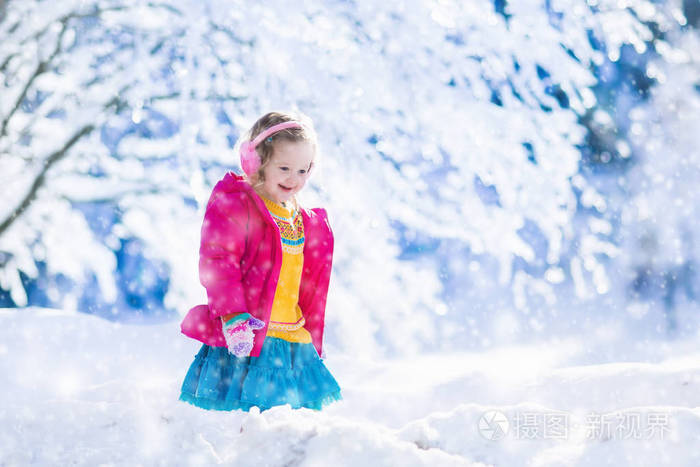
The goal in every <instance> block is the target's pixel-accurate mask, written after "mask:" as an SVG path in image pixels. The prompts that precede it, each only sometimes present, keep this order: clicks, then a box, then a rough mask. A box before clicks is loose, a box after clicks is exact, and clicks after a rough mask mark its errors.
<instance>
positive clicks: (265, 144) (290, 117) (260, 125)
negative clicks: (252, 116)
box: [241, 112, 318, 187]
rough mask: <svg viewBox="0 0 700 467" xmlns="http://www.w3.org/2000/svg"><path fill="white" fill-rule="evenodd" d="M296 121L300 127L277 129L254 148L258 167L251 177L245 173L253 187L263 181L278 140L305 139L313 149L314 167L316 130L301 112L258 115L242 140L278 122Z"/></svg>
mask: <svg viewBox="0 0 700 467" xmlns="http://www.w3.org/2000/svg"><path fill="white" fill-rule="evenodd" d="M290 121H296V122H299V123H301V124H302V128H287V129H284V130H281V131H278V132H276V133H274V134H272V135H270V136H269V137H268V138H265V139H264V140H263V141H262V142H261V143H260V144H258V146H257V147H256V150H257V152H258V154H259V155H260V168H259V169H258V170H257V172H255V173H254V174H253V175H252V176H251V177H248V176H247V175H246V179H247V180H248V183H250V184H251V185H253V187H256V186H259V185H262V183H263V182H264V181H265V174H264V173H263V171H264V170H265V167H266V166H267V165H268V164H269V163H270V160H272V156H273V155H274V151H275V143H276V142H278V141H292V142H297V141H307V142H309V143H311V146H312V147H313V150H314V160H313V161H312V162H311V167H314V165H315V164H316V160H317V158H318V136H317V135H316V130H314V126H313V122H312V121H311V119H310V118H309V117H308V116H306V115H304V114H302V113H301V112H268V113H266V114H265V115H263V116H262V117H260V118H259V119H258V120H257V121H256V122H255V123H254V124H253V126H252V127H251V128H250V130H248V131H247V132H246V133H245V134H244V135H243V137H242V139H241V142H242V141H252V140H254V139H255V137H256V136H258V135H259V134H260V133H262V132H263V131H265V130H266V129H267V128H270V127H271V126H273V125H277V124H278V123H284V122H290Z"/></svg>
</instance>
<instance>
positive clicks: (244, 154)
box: [241, 121, 302, 177]
mask: <svg viewBox="0 0 700 467" xmlns="http://www.w3.org/2000/svg"><path fill="white" fill-rule="evenodd" d="M287 128H302V125H301V123H299V122H295V121H290V122H282V123H278V124H277V125H273V126H271V127H270V128H268V129H266V130H265V131H263V132H262V133H260V134H259V135H258V136H256V137H255V139H254V140H253V141H245V142H243V143H242V144H241V168H242V169H243V171H244V172H245V173H246V175H248V176H249V177H252V176H253V174H254V173H255V172H257V171H258V169H259V168H260V164H261V160H260V155H259V154H258V151H256V150H255V148H256V147H257V146H258V144H260V143H262V142H263V141H264V140H265V138H267V137H268V136H270V135H272V134H273V133H277V132H278V131H281V130H286V129H287Z"/></svg>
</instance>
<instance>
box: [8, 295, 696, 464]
mask: <svg viewBox="0 0 700 467" xmlns="http://www.w3.org/2000/svg"><path fill="white" fill-rule="evenodd" d="M611 345H612V344H611V343H608V344H606V345H605V346H603V345H602V344H598V348H596V344H595V342H592V341H587V342H586V345H585V346H584V345H582V341H579V340H576V339H571V340H564V341H559V342H547V343H543V344H542V345H539V346H530V347H518V348H509V349H499V350H494V351H491V352H486V353H478V354H477V353H464V354H451V355H448V356H445V355H442V356H424V357H420V358H409V359H406V360H404V361H383V362H376V361H358V360H356V359H353V358H351V357H349V356H345V355H338V354H333V355H329V356H328V358H327V359H326V360H325V362H326V365H327V366H328V367H329V369H330V370H331V372H332V373H333V374H334V375H335V377H336V379H337V380H338V381H339V383H340V384H341V387H342V389H343V396H344V400H343V401H340V402H336V403H334V404H333V405H331V406H329V407H327V408H326V409H325V410H324V411H323V412H320V413H319V412H314V411H311V410H307V409H302V410H291V409H290V408H289V407H288V406H283V407H275V408H273V409H271V410H269V411H266V412H263V413H259V412H257V411H256V410H255V409H254V410H253V411H252V412H250V413H245V412H240V411H238V412H207V411H204V410H200V409H198V408H195V407H192V406H190V405H188V404H185V403H182V402H179V401H178V400H177V398H178V395H179V389H180V384H181V382H182V378H183V377H184V374H185V371H186V370H187V367H188V366H189V364H190V363H191V361H192V359H193V357H194V355H195V354H196V352H197V350H198V349H199V345H198V344H197V343H196V342H195V341H192V340H190V339H187V338H185V337H184V336H182V335H181V334H180V333H179V323H177V322H174V323H168V324H159V325H152V326H138V325H123V324H122V325H120V324H113V323H110V322H107V321H104V320H102V319H100V318H96V317H93V316H89V315H84V314H81V313H71V312H65V311H55V310H41V309H21V310H0V387H1V388H2V389H3V397H2V399H0V466H6V465H7V466H9V465H28V464H36V465H168V466H171V465H212V464H230V465H246V466H248V465H249V466H268V465H270V466H282V465H289V466H292V465H301V466H328V465H336V466H341V465H360V466H363V467H365V466H396V465H402V466H404V465H405V466H412V465H430V466H443V465H445V466H449V465H481V464H485V465H498V466H516V465H562V466H564V465H566V466H569V465H595V466H599V465H616V466H617V465H635V466H636V465H649V466H657V465H674V466H678V465H688V466H690V465H700V349H699V348H698V345H697V342H696V341H686V342H676V343H672V344H661V343H650V342H645V343H638V344H629V345H628V346H627V349H626V350H627V352H622V351H620V352H615V351H614V350H615V349H611ZM591 349H592V350H591ZM630 350H631V352H630ZM611 354H613V355H614V354H617V355H637V356H638V358H640V359H641V360H643V362H634V361H630V360H631V359H630V358H625V359H626V360H628V361H620V362H607V363H601V362H604V361H605V360H606V358H605V357H604V356H607V355H611ZM594 363H596V364H594ZM241 429H242V431H241ZM499 430H500V431H499Z"/></svg>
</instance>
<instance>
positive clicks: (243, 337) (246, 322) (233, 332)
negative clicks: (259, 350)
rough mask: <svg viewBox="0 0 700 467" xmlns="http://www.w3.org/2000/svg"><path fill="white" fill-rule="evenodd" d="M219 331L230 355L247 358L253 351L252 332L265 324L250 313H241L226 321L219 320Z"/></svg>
mask: <svg viewBox="0 0 700 467" xmlns="http://www.w3.org/2000/svg"><path fill="white" fill-rule="evenodd" d="M221 323H222V324H221V330H222V331H223V333H224V339H226V347H227V348H228V351H229V353H230V354H233V355H235V356H236V357H247V356H248V355H250V351H251V350H253V341H254V340H255V335H254V334H253V330H256V329H262V328H264V327H265V322H264V321H261V320H259V319H257V318H255V317H253V316H251V315H250V313H241V314H240V315H237V316H234V317H233V318H231V319H229V320H228V321H224V320H223V318H222V319H221Z"/></svg>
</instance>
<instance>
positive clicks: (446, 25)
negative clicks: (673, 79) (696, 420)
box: [0, 0, 661, 353]
mask: <svg viewBox="0 0 700 467" xmlns="http://www.w3.org/2000/svg"><path fill="white" fill-rule="evenodd" d="M494 5H495V6H494ZM654 15H661V13H660V12H659V11H657V9H656V8H655V7H654V2H650V1H642V0H639V1H630V2H627V3H625V4H620V3H619V2H612V1H609V2H608V1H597V2H596V1H590V0H589V1H587V2H586V1H583V0H561V1H552V0H549V1H541V0H537V1H536V0H526V1H519V2H512V3H506V2H495V3H494V4H491V3H489V2H481V1H476V0H474V1H468V2H464V1H449V0H448V1H439V2H435V1H427V0H426V1H420V2H411V3H410V4H407V3H406V2H403V1H397V0H390V1H385V2H331V3H327V2H305V3H303V4H299V5H294V6H290V4H288V3H287V2H283V1H281V0H275V1H272V2H265V3H264V4H261V3H258V2H231V1H223V0H214V1H210V2H195V1H190V0H181V1H166V2H159V3H152V2H147V1H145V0H124V1H116V0H107V1H101V2H86V1H64V2H59V3H55V4H54V3H52V4H47V2H39V1H27V2H20V1H12V2H9V3H8V4H7V9H6V13H5V16H4V17H3V19H2V22H1V23H0V40H2V44H3V47H2V50H1V51H0V54H2V55H1V56H0V66H2V68H0V72H2V77H3V86H4V87H3V99H2V103H0V106H1V107H0V118H1V119H2V121H3V122H4V123H3V131H2V134H0V156H1V158H0V161H1V162H0V163H1V164H2V167H1V172H2V174H3V177H4V180H3V181H4V186H6V187H7V189H8V193H10V195H9V196H7V199H8V200H10V202H9V203H7V204H6V205H5V206H6V207H5V209H4V211H3V213H2V216H3V218H2V220H0V222H2V224H0V225H2V231H0V250H1V251H3V252H4V256H3V257H4V258H5V263H4V266H3V269H2V277H1V278H0V287H2V288H5V289H10V290H11V291H12V296H13V298H14V299H15V301H16V302H17V303H18V304H22V303H24V297H23V289H22V284H21V283H20V280H19V274H18V271H20V270H22V271H24V272H25V273H27V274H30V275H31V274H36V271H35V269H34V263H35V261H37V260H42V261H45V262H46V263H47V264H48V265H49V270H50V272H51V273H58V272H61V273H63V274H66V275H68V276H69V277H71V278H73V279H74V280H75V281H76V282H77V283H78V284H80V283H82V282H83V281H85V280H86V279H85V278H84V275H85V274H86V272H88V271H92V272H93V273H95V274H97V277H98V278H99V281H98V282H99V284H100V288H101V290H102V292H103V293H104V294H106V295H107V296H112V297H113V296H114V294H115V288H114V285H113V284H112V275H113V273H114V272H115V267H116V266H115V260H114V250H115V248H116V247H117V245H118V243H119V241H120V240H121V239H124V238H127V237H131V236H134V237H137V238H140V239H142V240H143V241H144V242H145V245H146V252H147V253H148V255H149V256H150V257H152V258H153V259H154V260H156V259H160V260H163V261H165V262H166V264H167V265H168V267H169V269H170V277H171V279H172V281H171V283H170V288H169V292H168V295H167V296H166V304H167V305H168V306H170V307H173V308H178V309H179V310H180V311H184V310H185V309H186V307H188V306H191V305H193V304H195V297H197V299H199V298H200V297H201V298H203V297H204V294H203V291H202V290H201V287H199V286H198V284H197V275H196V259H197V256H196V252H197V251H196V250H197V241H198V229H199V221H200V219H201V214H202V209H203V206H204V203H205V202H206V199H207V194H208V191H209V189H210V188H211V186H212V185H213V183H214V182H215V181H216V180H217V179H218V178H220V176H221V175H222V174H223V169H224V168H226V167H236V166H237V157H236V155H235V153H234V151H233V150H232V149H233V146H234V142H235V140H236V138H237V137H238V135H239V134H240V132H241V131H242V130H244V129H246V128H247V127H248V126H249V125H250V124H251V123H252V122H253V121H254V119H255V118H256V117H257V116H258V115H259V114H261V113H263V112H265V111H268V110H271V109H277V108H299V109H300V110H302V111H304V112H305V113H307V114H309V115H310V116H311V117H312V118H313V119H314V121H315V123H316V126H317V129H318V132H319V134H320V137H321V146H322V148H323V158H322V164H321V171H320V173H318V174H316V177H315V178H314V179H312V180H313V183H312V185H311V189H310V190H308V192H307V193H306V194H305V195H306V196H305V198H304V202H306V203H308V204H316V203H321V204H326V205H328V206H329V211H330V218H331V219H330V220H331V224H332V226H333V228H334V231H335V234H336V239H337V242H336V248H337V250H336V256H335V273H334V279H333V280H334V287H333V289H332V292H331V296H330V301H329V307H330V308H329V310H330V311H329V316H330V319H329V325H330V328H331V329H330V331H331V334H332V333H334V332H337V335H336V338H337V339H334V342H339V343H340V345H343V346H345V347H346V348H349V349H352V350H353V351H355V352H358V353H362V352H371V351H372V350H374V349H376V348H378V343H379V342H381V343H382V344H384V345H385V346H386V348H389V349H399V348H400V349H402V350H405V351H411V349H413V350H415V351H417V350H420V349H421V348H424V347H429V346H432V345H435V344H437V343H438V342H440V338H441V337H442V336H443V335H444V334H446V333H450V332H452V333H454V332H455V329H460V326H463V325H464V322H465V320H466V318H467V317H468V316H469V313H470V310H465V309H458V310H454V309H452V310H450V309H449V307H446V306H445V304H443V303H441V300H440V294H441V293H442V292H443V291H442V290H441V288H442V284H441V281H440V277H439V273H438V268H437V267H436V266H435V264H434V263H431V262H430V261H427V262H426V261H424V259H421V260H416V261H413V260H402V259H400V257H401V253H402V251H401V247H400V243H399V235H402V236H404V237H405V238H409V239H410V238H417V237H420V236H424V237H429V238H434V239H437V240H448V241H450V242H454V243H455V244H457V245H464V246H465V247H468V248H469V249H470V251H471V252H472V253H473V254H474V255H478V256H479V257H481V258H493V259H494V260H495V261H496V264H497V269H496V271H497V272H496V277H497V281H498V287H500V288H506V287H513V289H514V292H515V293H516V295H517V297H516V300H515V304H516V306H518V307H520V308H523V309H524V308H526V307H527V303H526V300H525V298H526V297H527V296H528V295H541V296H545V297H547V300H548V301H550V300H551V298H552V297H553V294H552V284H554V283H557V282H560V281H562V280H563V279H564V278H565V277H572V278H573V280H574V281H575V282H576V290H577V291H578V293H579V294H580V296H582V297H585V296H587V295H589V294H590V293H591V292H590V290H593V291H595V292H597V293H603V292H605V291H606V290H607V289H608V284H607V278H606V273H605V269H604V267H603V265H602V263H601V261H600V257H601V256H605V255H609V254H610V252H611V251H612V250H614V248H613V246H612V245H611V244H610V242H609V241H606V240H605V239H603V238H601V237H600V236H599V235H598V234H599V232H600V222H601V221H600V219H597V218H595V217H593V216H591V217H590V219H588V218H585V219H584V223H583V225H582V226H581V227H576V228H574V224H573V223H572V219H573V218H574V215H575V213H576V211H577V208H578V206H579V204H581V205H584V206H587V207H592V206H593V207H595V206H598V205H600V200H601V196H600V194H599V193H597V191H596V190H595V189H594V188H593V187H592V186H591V185H590V184H589V183H588V182H587V180H586V179H585V178H584V177H581V176H580V175H578V170H579V160H580V152H579V146H580V145H581V144H582V141H583V137H584V135H585V127H583V126H582V125H581V124H580V122H579V119H580V116H581V115H582V114H583V113H585V112H586V111H587V109H590V108H592V107H593V106H594V105H595V104H596V102H595V98H594V95H593V93H592V92H591V90H590V87H591V86H593V85H594V84H595V83H596V76H594V74H593V73H592V71H591V65H592V64H595V63H600V62H601V61H602V59H603V57H602V52H601V51H600V50H598V48H596V47H594V46H593V44H592V41H591V39H590V35H591V34H592V31H595V33H596V35H597V37H599V38H600V39H599V40H600V41H602V42H603V43H604V45H605V50H607V53H608V54H612V55H614V54H615V53H616V51H618V50H619V49H620V47H622V46H623V45H624V44H633V45H635V47H636V46H638V45H639V44H643V43H644V40H645V37H646V36H647V35H648V34H649V26H648V25H647V24H646V19H645V18H647V17H653V16H654ZM5 96H7V97H5ZM99 200H107V201H109V202H110V203H114V204H115V205H116V206H117V207H118V210H119V216H118V222H117V223H116V224H115V225H114V226H110V228H109V229H108V230H109V231H108V232H106V233H105V234H104V236H103V238H98V237H96V236H95V234H94V233H93V231H94V228H93V229H91V228H90V226H89V225H88V221H89V219H85V218H84V217H83V216H82V214H79V211H77V208H76V206H77V205H78V204H79V203H80V202H94V201H99ZM525 226H528V228H530V229H531V230H534V231H537V232H538V235H540V236H541V237H542V238H543V239H544V240H543V243H544V245H545V246H544V248H542V249H541V251H536V249H535V248H534V247H533V245H532V244H531V242H529V241H528V240H527V239H526V238H524V237H523V233H522V232H523V228H524V227H525ZM574 238H576V241H577V243H576V245H572V244H570V242H572V240H573V239H574ZM566 252H568V254H565V253H566ZM450 259H451V260H454V261H456V262H459V258H450ZM516 261H520V262H525V263H527V264H533V265H537V266H538V267H539V272H537V273H527V272H524V271H522V270H518V271H517V272H514V270H513V264H514V262H516ZM469 268H471V269H470V270H478V268H472V267H471V265H470V266H469ZM464 277H465V279H464V281H463V283H462V284H461V286H462V287H474V283H470V282H469V277H470V276H469V275H466V274H465V276H464ZM481 280H483V281H489V278H481ZM590 285H593V287H590ZM518 297H520V298H518ZM436 318H441V319H440V320H439V322H440V323H441V325H440V326H436V325H435V323H436ZM407 342H415V345H413V346H409V348H408V350H407V349H406V347H407V346H406V344H407Z"/></svg>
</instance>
